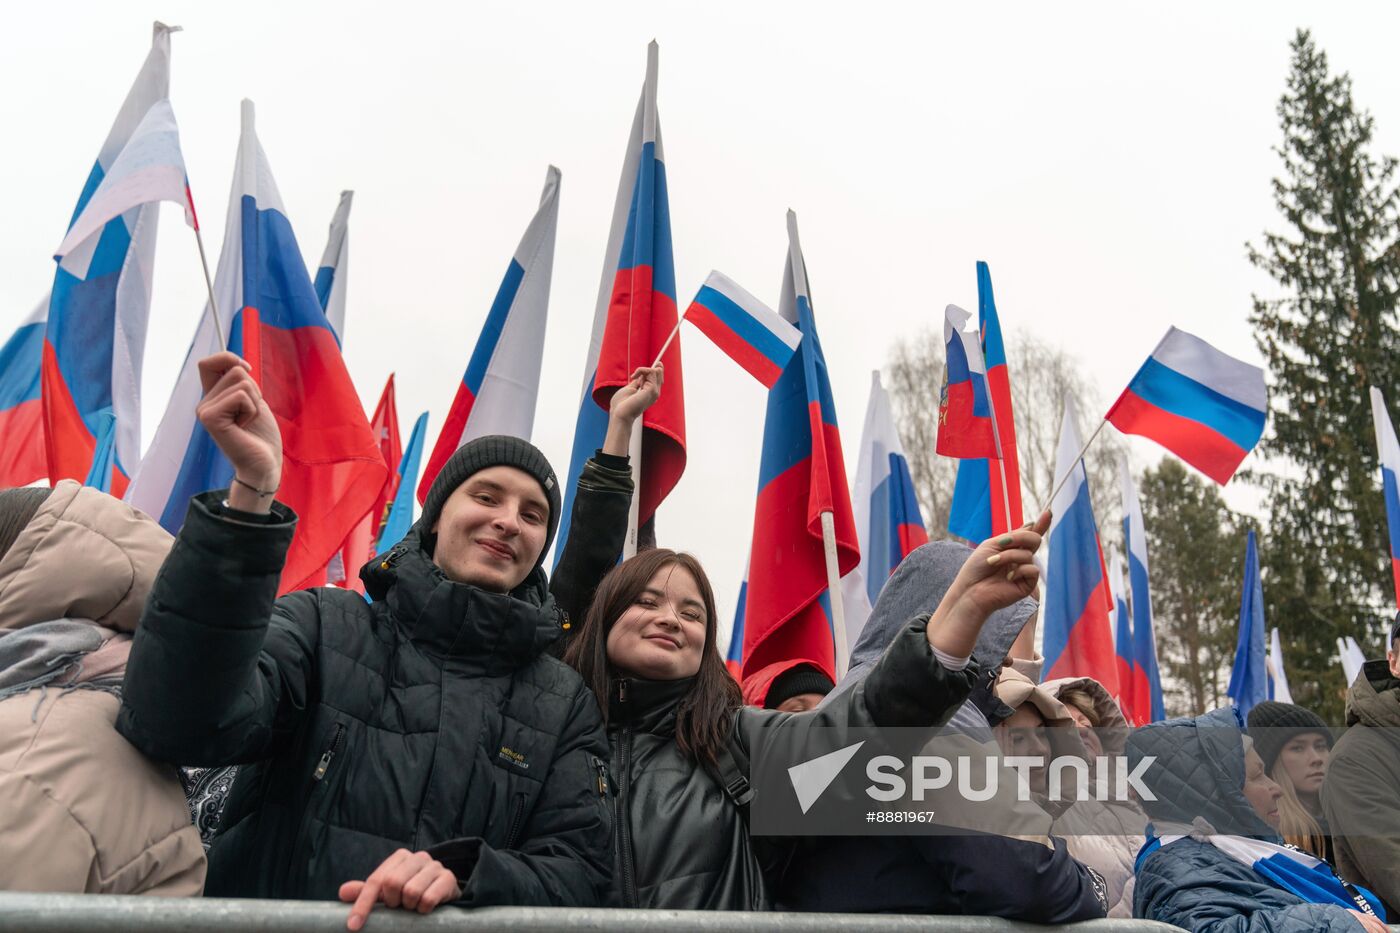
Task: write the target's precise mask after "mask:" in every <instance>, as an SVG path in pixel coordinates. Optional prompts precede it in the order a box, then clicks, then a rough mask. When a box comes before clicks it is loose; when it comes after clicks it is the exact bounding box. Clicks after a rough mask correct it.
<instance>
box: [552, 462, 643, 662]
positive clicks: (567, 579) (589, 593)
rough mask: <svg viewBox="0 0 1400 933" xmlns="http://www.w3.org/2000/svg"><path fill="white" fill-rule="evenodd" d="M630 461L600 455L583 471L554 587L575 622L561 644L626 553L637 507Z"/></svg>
mask: <svg viewBox="0 0 1400 933" xmlns="http://www.w3.org/2000/svg"><path fill="white" fill-rule="evenodd" d="M604 458H605V460H606V463H605V462H604ZM626 459H627V458H625V457H611V456H608V455H606V454H601V453H600V454H598V455H595V456H594V457H593V458H591V459H590V460H589V461H588V462H587V463H585V464H584V465H583V473H582V474H580V475H579V479H578V488H577V490H576V491H575V493H574V509H573V513H572V516H571V518H570V519H569V537H568V539H567V540H565V542H564V551H563V553H562V554H560V555H559V566H558V567H556V568H555V570H554V578H553V582H552V583H551V584H550V587H549V591H550V592H551V593H552V594H553V595H554V602H555V604H556V605H558V606H559V608H560V609H563V610H564V612H565V613H567V614H568V616H569V619H570V621H571V624H570V626H569V628H568V629H567V630H566V634H565V638H564V639H561V640H560V642H558V643H556V645H558V646H559V647H562V644H563V642H565V641H567V639H568V635H569V634H572V633H573V632H577V631H578V629H579V626H580V625H582V624H583V617H584V615H585V614H586V613H587V612H588V607H589V606H590V605H592V603H593V594H594V593H595V592H597V590H598V584H599V583H600V582H601V581H602V579H603V577H605V576H607V573H608V571H609V570H611V569H613V567H614V566H616V564H617V561H618V558H620V557H621V556H622V545H623V542H624V540H625V539H626V537H627V513H628V511H629V510H630V509H631V507H632V472H631V470H630V469H628V468H627V467H626V466H625V463H626Z"/></svg>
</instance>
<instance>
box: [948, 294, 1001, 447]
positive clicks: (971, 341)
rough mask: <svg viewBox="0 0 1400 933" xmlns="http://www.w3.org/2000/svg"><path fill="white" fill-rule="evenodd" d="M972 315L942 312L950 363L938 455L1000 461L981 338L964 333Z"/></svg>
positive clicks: (951, 307) (952, 308)
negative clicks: (985, 458)
mask: <svg viewBox="0 0 1400 933" xmlns="http://www.w3.org/2000/svg"><path fill="white" fill-rule="evenodd" d="M971 318H972V315H971V314H969V313H968V312H966V311H964V310H963V309H962V308H959V307H958V306H957V305H949V306H948V307H947V308H946V309H944V312H943V344H944V346H945V348H946V349H947V361H946V364H945V365H944V369H943V390H942V392H941V394H940V396H939V399H938V442H937V450H938V453H939V454H940V455H942V456H944V457H958V458H960V459H970V458H975V457H987V458H992V459H999V458H1000V452H999V451H998V449H997V437H996V432H995V431H994V430H993V427H992V409H991V405H990V404H989V402H988V394H987V364H986V362H985V361H984V360H983V359H982V343H981V338H980V336H979V335H978V333H977V332H976V331H972V332H970V333H969V332H968V331H966V330H964V329H963V328H965V327H966V326H967V322H968V321H969V320H971Z"/></svg>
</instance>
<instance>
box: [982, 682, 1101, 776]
mask: <svg viewBox="0 0 1400 933" xmlns="http://www.w3.org/2000/svg"><path fill="white" fill-rule="evenodd" d="M993 692H994V693H995V696H996V699H997V701H998V702H999V703H1000V704H1001V707H1002V708H1001V709H999V710H996V711H995V714H994V718H993V717H989V718H990V719H991V722H992V725H994V726H995V725H997V724H999V723H1001V722H1002V721H1003V720H1004V719H1006V717H1008V716H1010V715H1011V713H1013V712H1015V711H1016V710H1018V709H1020V708H1021V707H1022V706H1024V705H1026V704H1027V703H1029V704H1030V705H1032V706H1034V707H1035V708H1036V711H1037V712H1039V713H1040V717H1041V718H1042V719H1044V720H1045V725H1046V726H1047V727H1048V728H1047V729H1046V730H1045V740H1046V742H1048V743H1049V745H1050V753H1051V754H1052V755H1053V756H1056V757H1058V756H1061V755H1074V756H1076V757H1078V758H1088V756H1089V753H1088V752H1087V751H1086V750H1085V748H1084V740H1083V739H1081V738H1080V737H1079V727H1078V726H1077V725H1076V724H1075V722H1074V720H1073V719H1072V718H1070V715H1069V710H1068V709H1066V708H1065V705H1064V704H1063V703H1061V702H1060V701H1059V700H1057V699H1055V695H1054V694H1052V693H1051V692H1050V691H1049V690H1048V689H1046V688H1045V686H1044V685H1042V684H1038V683H1036V682H1035V681H1033V680H1031V679H1030V678H1029V677H1027V676H1026V675H1025V674H1022V673H1021V672H1020V671H1018V670H1016V669H1015V668H1012V667H1003V668H1002V669H1001V672H1000V673H999V674H998V675H997V680H996V685H995V687H994V688H993Z"/></svg>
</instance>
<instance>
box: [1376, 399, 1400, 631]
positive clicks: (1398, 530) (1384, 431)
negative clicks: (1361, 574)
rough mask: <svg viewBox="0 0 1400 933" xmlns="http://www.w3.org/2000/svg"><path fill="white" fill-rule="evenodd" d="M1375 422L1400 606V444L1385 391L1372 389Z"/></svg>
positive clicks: (1394, 574)
mask: <svg viewBox="0 0 1400 933" xmlns="http://www.w3.org/2000/svg"><path fill="white" fill-rule="evenodd" d="M1371 420H1372V422H1373V423H1374V424H1375V427H1376V449H1377V452H1378V453H1379V454H1380V461H1381V494H1382V495H1384V496H1385V517H1386V524H1387V525H1388V526H1389V528H1390V535H1389V537H1388V540H1389V542H1390V571H1391V575H1392V576H1393V578H1394V580H1395V601H1396V604H1397V605H1400V485H1397V483H1398V482H1400V443H1397V442H1396V440H1395V425H1394V423H1392V422H1391V420H1390V412H1389V411H1387V410H1386V407H1385V397H1384V396H1383V395H1381V390H1380V389H1377V388H1376V387H1375V386H1372V387H1371Z"/></svg>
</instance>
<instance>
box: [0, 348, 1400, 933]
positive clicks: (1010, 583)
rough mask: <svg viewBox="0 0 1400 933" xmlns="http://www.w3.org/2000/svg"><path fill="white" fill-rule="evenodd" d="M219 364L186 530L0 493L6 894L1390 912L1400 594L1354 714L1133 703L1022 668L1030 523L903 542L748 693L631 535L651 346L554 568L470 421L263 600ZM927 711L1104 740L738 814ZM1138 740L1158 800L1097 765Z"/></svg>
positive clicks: (515, 486) (1345, 923) (250, 443)
mask: <svg viewBox="0 0 1400 933" xmlns="http://www.w3.org/2000/svg"><path fill="white" fill-rule="evenodd" d="M200 373H201V378H202V380H203V387H204V398H203V400H202V402H201V403H200V406H199V419H200V422H201V424H202V425H203V426H204V428H205V429H206V430H207V431H208V432H209V434H210V435H211V437H212V438H213V439H214V441H215V443H216V444H217V445H218V447H219V448H220V450H221V451H222V452H223V453H224V454H225V456H227V458H228V459H229V461H230V463H232V465H233V466H234V470H235V472H234V480H233V483H232V484H231V486H230V487H229V488H228V489H226V490H213V491H210V492H207V493H205V494H204V495H202V496H199V497H197V498H195V499H194V500H192V501H191V503H190V505H189V511H188V515H187V517H186V520H185V522H184V525H183V527H182V529H181V530H180V533H179V535H178V536H177V537H176V538H171V536H170V535H168V534H167V533H166V532H165V531H164V530H162V529H161V528H160V527H159V525H157V524H156V523H155V522H154V521H152V520H151V519H150V518H148V517H146V516H145V515H143V514H141V513H139V512H136V511H134V510H133V509H131V508H129V507H127V506H126V505H124V504H123V503H122V502H120V501H118V500H116V499H114V498H112V497H110V496H107V495H105V494H103V493H100V492H97V491H96V490H93V489H90V488H86V487H83V486H80V485H78V484H77V483H74V482H72V481H63V482H60V483H58V484H56V485H55V486H54V487H53V488H52V489H33V488H26V489H12V490H4V491H0V798H3V799H4V800H5V805H4V807H3V808H0V887H2V888H4V889H7V890H29V891H72V892H100V893H125V894H155V895H166V896H198V895H200V894H205V895H210V896H232V897H262V898H308V899H327V900H336V899H338V900H340V901H342V902H344V903H346V904H348V905H350V906H349V909H348V913H347V928H348V929H350V930H358V929H360V928H362V927H363V926H364V925H365V924H366V922H368V921H370V917H371V911H372V910H374V909H375V908H376V907H379V908H381V909H383V908H390V909H393V908H397V909H403V910H411V911H417V912H420V913H426V912H429V911H432V910H433V909H435V908H437V907H439V906H441V905H445V904H452V905H456V906H465V907H472V906H481V905H553V906H577V907H594V906H623V907H639V908H691V909H710V910H772V909H784V910H804V911H883V912H905V913H941V914H969V915H991V916H1000V917H1005V918H1009V919H1017V920H1025V921H1031V922H1038V923H1066V922H1071V921H1076V920H1084V919H1090V918H1094V917H1102V916H1112V917H1141V918H1148V919H1153V920H1159V921H1165V922H1168V923H1173V924H1176V925H1178V926H1181V927H1184V928H1186V929H1190V930H1214V929H1230V930H1255V931H1261V933H1262V931H1292V930H1298V931H1303V930H1356V929H1364V930H1368V931H1378V930H1383V929H1385V927H1384V921H1385V919H1386V917H1387V915H1388V914H1389V915H1391V916H1396V917H1400V914H1395V913H1394V912H1393V910H1392V908H1400V728H1397V727H1400V618H1397V620H1396V622H1395V624H1394V626H1393V627H1392V631H1391V639H1390V650H1389V651H1388V653H1387V658H1386V659H1385V660H1376V661H1371V662H1369V663H1367V664H1366V666H1365V669H1364V670H1363V672H1362V673H1361V675H1360V676H1359V677H1358V678H1357V680H1356V682H1355V683H1354V684H1352V685H1351V688H1350V694H1349V697H1348V701H1347V725H1348V728H1347V729H1346V730H1345V733H1344V734H1343V735H1341V736H1340V737H1339V738H1338V737H1336V736H1334V734H1333V732H1332V730H1331V729H1330V728H1329V727H1328V726H1327V725H1326V724H1325V723H1324V722H1323V721H1322V720H1321V719H1320V718H1318V717H1317V716H1316V715H1314V714H1313V713H1311V712H1309V711H1308V710H1306V709H1303V708H1301V707H1298V706H1294V705H1291V704H1285V703H1275V702H1267V703H1263V704H1260V705H1258V706H1256V707H1255V708H1254V709H1253V710H1252V711H1251V712H1250V714H1249V717H1248V722H1247V723H1246V722H1244V721H1242V719H1241V717H1240V716H1239V715H1238V712H1237V711H1236V710H1235V709H1233V708H1225V709H1219V710H1215V711H1212V712H1210V713H1207V714H1206V715H1204V716H1201V717H1197V718H1194V719H1173V720H1168V721H1165V722H1160V723H1154V724H1152V725H1150V726H1145V727H1142V728H1138V729H1135V730H1134V729H1129V728H1128V725H1127V722H1126V720H1125V719H1124V716H1123V714H1122V712H1121V711H1120V709H1119V707H1118V704H1117V703H1116V702H1115V700H1114V698H1113V697H1112V696H1111V695H1110V694H1109V693H1108V691H1106V690H1105V689H1104V688H1103V686H1101V685H1100V684H1099V683H1098V682H1097V681H1095V680H1093V679H1092V678H1089V677H1078V678H1068V679H1060V680H1053V681H1049V682H1042V680H1041V676H1040V674H1041V672H1040V670H1039V661H1040V659H1039V658H1038V656H1037V655H1036V654H1035V651H1034V649H1033V645H1034V625H1035V617H1036V613H1037V605H1036V593H1037V584H1038V581H1039V571H1038V570H1037V567H1036V564H1035V562H1034V557H1035V554H1036V551H1037V550H1038V549H1039V547H1040V545H1041V540H1042V536H1043V535H1044V534H1045V531H1046V529H1047V527H1048V521H1049V516H1048V515H1042V516H1040V517H1039V518H1038V519H1037V520H1036V521H1034V522H1032V523H1030V524H1029V525H1027V526H1026V527H1024V528H1021V529H1018V530H1016V531H1013V532H1011V533H1009V534H1006V535H1000V536H997V537H995V538H993V539H991V540H988V541H984V542H982V543H981V544H979V545H978V546H976V547H975V548H971V547H968V546H965V545H963V544H960V543H957V542H953V541H937V542H933V543H930V544H928V545H925V546H924V547H922V548H920V549H918V550H916V551H915V552H914V553H913V554H911V555H910V556H909V557H908V558H907V559H906V560H905V561H904V562H903V563H901V565H900V566H899V568H898V569H897V570H896V571H895V573H894V574H893V575H892V576H891V577H890V579H889V581H888V582H887V584H886V585H885V587H884V589H883V590H882V592H881V595H880V598H879V601H878V602H877V604H876V606H875V608H874V612H873V614H872V615H871V617H870V619H869V621H868V622H867V623H866V625H865V626H864V628H863V629H862V630H861V634H860V638H859V641H858V643H857V644H856V646H855V647H854V650H853V651H852V656H851V663H850V670H849V672H848V673H846V674H845V676H844V677H842V678H841V679H840V680H839V682H835V681H834V680H833V678H832V677H831V676H830V673H829V672H824V671H822V670H819V669H817V667H816V666H814V665H812V664H810V663H796V662H795V663H792V664H787V665H782V664H780V665H774V666H770V667H769V668H765V669H764V670H762V671H759V672H757V673H755V674H754V675H753V676H751V677H750V678H749V679H748V681H747V682H746V683H744V684H743V685H740V684H739V683H737V682H736V681H735V680H734V678H733V677H732V676H731V675H730V673H729V671H728V670H727V668H726V667H725V664H724V661H723V659H722V657H721V653H720V650H719V648H718V646H717V615H718V613H717V609H716V606H715V601H714V595H713V591H712V588H711V586H710V582H709V579H708V578H707V576H706V573H705V569H704V567H703V566H702V565H701V564H700V562H699V561H698V560H696V559H695V558H694V557H693V556H691V555H689V554H687V553H685V552H684V551H676V550H670V549H666V548H659V547H652V548H646V549H643V550H641V551H640V552H639V553H637V554H636V555H635V556H632V557H630V558H628V559H625V560H622V559H621V556H622V554H623V544H624V538H625V536H626V531H627V521H628V513H629V507H630V503H631V498H632V492H633V490H632V478H631V472H630V463H629V460H628V455H627V451H628V438H629V437H630V435H631V430H632V426H633V424H634V423H635V421H636V419H637V418H638V417H639V416H640V415H641V414H642V412H643V411H645V409H646V408H647V407H648V406H649V405H651V404H652V403H653V402H655V400H656V399H657V398H658V397H659V395H660V393H661V391H662V390H663V382H664V373H663V372H662V371H661V369H660V368H659V367H657V368H655V369H642V370H638V372H637V373H636V374H635V375H634V377H633V380H632V382H631V383H630V384H629V385H628V386H626V387H625V388H623V389H621V390H619V391H618V392H617V393H616V394H615V395H614V397H613V399H612V403H611V411H610V416H609V425H608V433H607V436H606V439H605V442H604V446H603V447H602V448H601V449H599V450H598V451H597V453H596V455H595V456H594V457H593V459H592V460H591V461H589V463H588V464H587V466H586V468H585V469H584V472H583V474H582V476H581V478H580V480H579V481H578V488H577V490H576V495H575V498H574V506H573V514H572V519H571V520H572V526H571V527H572V531H571V533H570V534H569V536H568V540H567V542H566V543H565V544H564V547H563V552H562V554H561V556H560V559H559V561H558V563H557V566H556V571H555V573H554V574H553V578H552V579H549V578H548V577H547V575H546V573H545V571H544V569H543V562H544V558H545V555H546V554H547V553H548V552H549V549H550V545H551V544H552V542H553V538H554V535H555V531H556V529H557V528H558V526H559V521H560V514H559V512H560V503H561V490H560V488H559V480H558V477H557V475H556V474H555V472H554V470H553V468H552V467H551V465H550V464H549V462H548V460H547V459H546V458H545V457H544V455H543V454H542V453H541V452H540V451H539V450H537V449H536V448H535V447H533V446H532V445H531V444H529V443H528V442H527V441H524V440H522V439H519V438H510V437H500V436H496V437H484V438H479V439H477V440H473V441H471V442H469V443H467V444H465V445H464V446H462V447H461V448H460V449H459V450H458V451H457V452H456V454H455V455H454V456H453V457H452V458H451V460H450V461H449V462H448V463H447V464H446V465H445V466H444V468H443V469H442V470H441V471H440V472H439V473H438V475H437V476H436V478H435V479H434V480H433V482H432V484H431V489H430V491H429V492H428V495H427V498H426V500H425V502H424V506H423V511H422V516H421V518H420V519H419V520H418V522H417V523H416V524H415V525H414V526H413V529H412V530H411V531H410V532H409V534H408V535H407V537H405V538H404V540H403V541H402V542H400V543H399V544H397V545H396V546H394V547H393V548H392V549H391V550H389V551H388V552H387V553H384V554H380V555H378V556H376V557H375V558H374V559H373V560H372V561H371V562H370V563H369V564H368V565H366V566H365V567H364V568H363V570H362V571H361V574H360V575H361V579H362V580H363V581H364V583H365V587H366V590H367V593H368V595H369V597H370V598H369V599H366V598H364V597H362V596H360V595H358V594H357V593H355V592H353V591H351V590H348V589H341V588H334V587H326V588H320V589H313V590H305V591H299V592H294V593H290V594H288V595H285V596H282V597H280V598H279V597H278V596H277V589H278V582H279V576H280V571H281V569H282V566H283V562H284V559H285V555H286V552H287V549H288V547H289V545H290V542H291V539H292V536H293V532H294V530H295V527H296V523H297V520H298V518H297V516H296V515H294V514H293V513H292V512H291V511H290V510H289V509H287V508H286V507H284V506H283V505H281V504H280V503H279V502H278V501H277V498H276V491H277V489H278V485H279V483H280V479H281V464H282V452H281V442H280V435H279V432H278V428H277V423H276V420H275V418H274V417H273V415H272V413H271V411H270V410H269V409H268V407H267V405H266V403H265V402H264V401H263V399H262V396H261V393H260V391H259V388H258V386H257V384H256V382H255V381H254V380H253V378H252V376H251V374H250V371H249V369H248V367H247V365H246V364H245V363H244V362H243V361H242V360H241V359H239V358H238V357H237V356H235V355H233V354H230V353H221V354H218V355H216V356H213V357H210V358H209V359H206V360H204V361H202V362H201V364H200ZM680 543H681V544H683V543H684V542H683V541H681V542H680ZM911 727H912V728H917V729H925V730H935V731H936V732H937V734H938V735H939V736H941V737H949V736H951V737H952V738H953V739H955V740H957V741H960V742H964V743H966V744H967V746H968V747H977V748H982V749H993V750H996V752H998V753H999V754H1000V755H1002V756H1005V757H1006V758H1007V759H1008V760H1009V759H1010V758H1012V757H1013V756H1022V757H1026V756H1029V757H1033V758H1035V759H1036V760H1037V761H1042V762H1044V761H1051V760H1053V761H1058V760H1061V759H1064V758H1065V757H1066V756H1068V757H1070V758H1073V759H1078V760H1082V761H1084V762H1108V763H1110V764H1109V765H1106V766H1105V767H1103V768H1098V767H1095V768H1087V767H1086V768H1084V769H1081V770H1079V771H1075V770H1074V769H1069V770H1070V774H1071V777H1070V778H1069V780H1070V782H1071V783H1076V782H1077V785H1078V786H1077V788H1076V789H1077V790H1078V791H1080V792H1078V793H1070V794H1066V793H1064V792H1063V791H1064V790H1065V788H1064V786H1062V783H1063V781H1062V779H1063V777H1064V775H1063V774H1062V773H1060V772H1057V771H1052V770H1051V769H1050V768H1048V767H1046V766H1044V765H1036V766H1034V767H1031V768H1030V769H1029V770H1028V771H1026V772H1025V773H1026V775H1027V786H1028V790H1029V796H1028V797H1025V798H1020V797H1017V798H1016V799H1012V796H1007V797H1006V798H1005V799H1004V800H1000V799H999V800H997V801H995V802H994V810H995V812H996V813H997V814H999V819H1000V818H1004V819H1005V821H1006V822H1005V824H1004V826H1005V827H1006V828H1005V829H1004V831H997V829H996V827H993V826H985V825H979V826H976V827H972V826H964V827H963V828H962V829H960V830H958V831H945V832H939V833H918V832H909V833H904V834H893V835H892V834H880V835H875V834H871V835H856V836H852V835H844V836H822V835H818V834H812V835H808V836H776V835H765V834H762V833H759V832H756V831H754V830H753V828H752V824H753V820H754V817H755V814H756V813H759V812H761V808H763V806H764V795H763V791H764V788H763V787H761V786H759V784H758V782H757V781H756V780H755V775H754V773H753V765H752V762H754V761H755V759H756V758H759V757H761V756H762V755H764V754H765V752H766V751H767V750H768V749H770V748H773V747H775V744H776V743H778V742H791V741H792V740H794V739H798V740H800V739H801V738H802V737H803V736H805V735H808V734H810V733H812V732H813V731H814V730H816V729H826V730H835V731H836V732H837V733H838V734H839V733H842V732H843V731H844V732H854V731H855V730H860V729H878V728H901V729H903V728H911ZM1144 762H1150V763H1153V766H1152V767H1150V768H1147V769H1146V770H1145V771H1144V772H1143V781H1144V782H1145V784H1146V787H1147V790H1148V793H1146V794H1134V795H1133V796H1132V797H1131V798H1127V799H1125V798H1123V797H1122V796H1120V795H1114V794H1110V793H1107V789H1108V786H1109V785H1110V784H1121V783H1122V780H1121V778H1122V777H1123V775H1122V774H1119V773H1117V771H1116V770H1114V769H1129V768H1135V767H1136V766H1137V765H1138V764H1141V763H1144ZM1134 773H1136V771H1135V772H1134ZM210 788H214V789H215V791H216V792H215V793H214V796H216V797H217V798H218V799H217V800H214V801H211V800H210V799H209V798H210V793H211V791H210ZM955 809H956V808H955ZM192 814H193V816H192Z"/></svg>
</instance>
